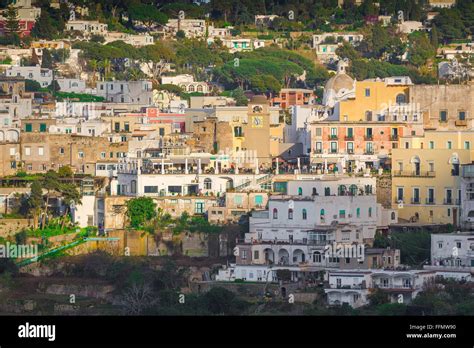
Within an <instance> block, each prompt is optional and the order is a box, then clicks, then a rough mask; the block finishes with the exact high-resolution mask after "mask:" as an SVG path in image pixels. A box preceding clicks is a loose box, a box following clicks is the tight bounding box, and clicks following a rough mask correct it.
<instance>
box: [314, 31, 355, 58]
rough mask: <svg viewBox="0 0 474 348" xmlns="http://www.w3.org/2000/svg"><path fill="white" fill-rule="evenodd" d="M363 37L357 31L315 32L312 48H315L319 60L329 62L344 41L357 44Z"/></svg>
mask: <svg viewBox="0 0 474 348" xmlns="http://www.w3.org/2000/svg"><path fill="white" fill-rule="evenodd" d="M363 39H364V36H363V35H362V34H358V33H343V32H334V33H324V34H316V35H313V48H314V49H315V50H316V54H317V55H318V59H319V60H321V61H322V62H329V61H330V60H334V59H337V58H338V56H337V54H336V50H337V48H338V47H340V46H342V44H343V43H344V42H349V43H351V44H353V45H358V44H359V43H360V42H361V41H362V40H363Z"/></svg>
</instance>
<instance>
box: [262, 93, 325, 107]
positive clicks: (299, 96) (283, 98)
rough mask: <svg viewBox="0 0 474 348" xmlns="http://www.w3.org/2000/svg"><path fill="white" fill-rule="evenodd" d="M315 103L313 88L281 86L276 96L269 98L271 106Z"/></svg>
mask: <svg viewBox="0 0 474 348" xmlns="http://www.w3.org/2000/svg"><path fill="white" fill-rule="evenodd" d="M315 103H316V95H315V94H314V91H313V90H310V89H303V88H282V89H281V90H280V93H279V95H278V96H277V97H274V98H273V99H272V100H271V104H272V106H279V107H280V108H282V109H286V108H288V107H290V106H296V105H313V104H315Z"/></svg>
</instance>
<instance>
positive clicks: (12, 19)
mask: <svg viewBox="0 0 474 348" xmlns="http://www.w3.org/2000/svg"><path fill="white" fill-rule="evenodd" d="M5 17H6V23H5V33H6V34H7V35H8V36H10V35H14V34H18V32H19V31H20V24H19V21H18V10H17V9H16V7H14V6H13V5H9V6H8V7H7V9H6V10H5Z"/></svg>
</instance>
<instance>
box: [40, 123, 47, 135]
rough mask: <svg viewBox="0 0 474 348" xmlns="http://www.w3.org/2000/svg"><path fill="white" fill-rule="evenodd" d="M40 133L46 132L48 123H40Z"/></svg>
mask: <svg viewBox="0 0 474 348" xmlns="http://www.w3.org/2000/svg"><path fill="white" fill-rule="evenodd" d="M40 132H43V133H44V132H46V123H40Z"/></svg>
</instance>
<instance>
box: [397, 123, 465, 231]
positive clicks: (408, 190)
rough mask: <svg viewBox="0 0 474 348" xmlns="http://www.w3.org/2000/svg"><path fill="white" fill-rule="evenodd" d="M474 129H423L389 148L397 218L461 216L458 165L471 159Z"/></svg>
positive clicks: (444, 220)
mask: <svg viewBox="0 0 474 348" xmlns="http://www.w3.org/2000/svg"><path fill="white" fill-rule="evenodd" d="M473 146H474V131H444V132H439V131H426V132H425V134H424V136H423V137H418V136H416V137H411V136H408V137H402V138H401V139H400V147H399V148H398V149H392V204H393V208H398V216H399V218H400V219H405V220H407V221H412V222H419V223H441V224H443V223H446V224H447V223H450V224H453V225H455V226H457V225H458V223H459V216H460V195H461V193H460V166H461V165H462V164H467V163H471V162H472V161H473V159H474V151H473V150H472V147H473Z"/></svg>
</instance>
